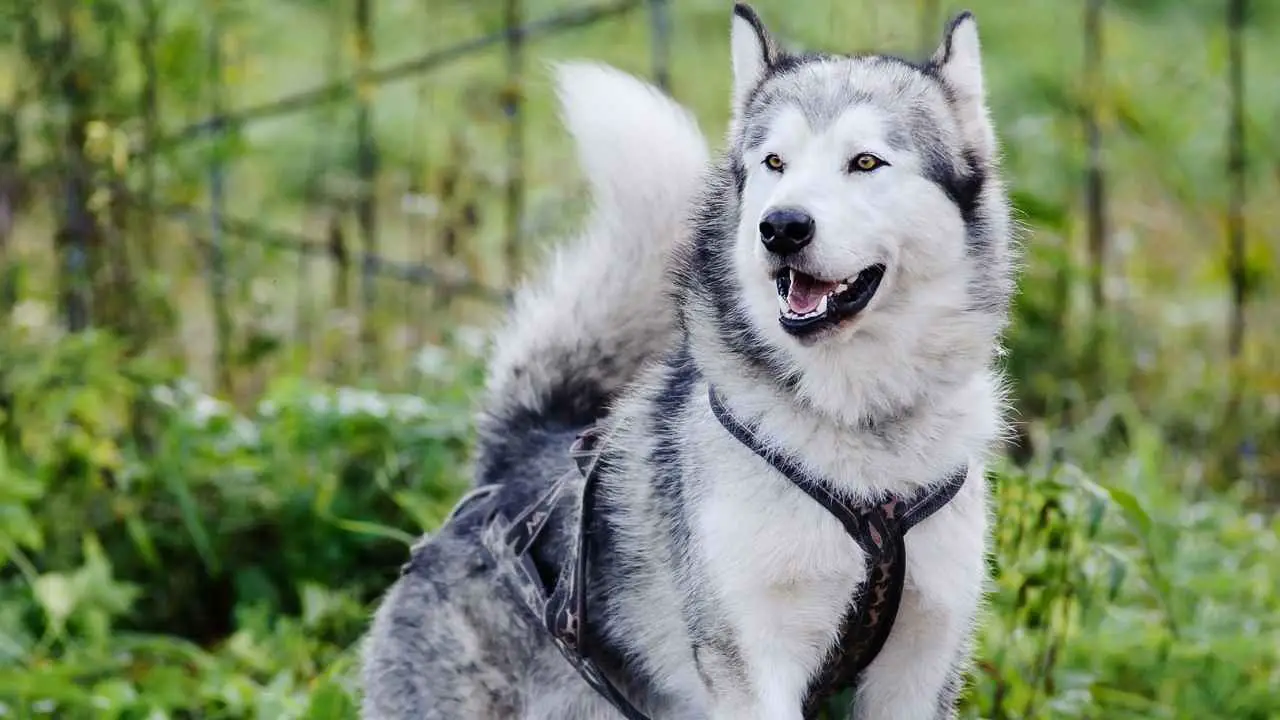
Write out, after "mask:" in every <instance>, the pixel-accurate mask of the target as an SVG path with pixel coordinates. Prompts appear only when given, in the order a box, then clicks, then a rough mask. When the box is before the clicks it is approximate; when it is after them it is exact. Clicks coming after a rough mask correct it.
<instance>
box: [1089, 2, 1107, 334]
mask: <svg viewBox="0 0 1280 720" xmlns="http://www.w3.org/2000/svg"><path fill="white" fill-rule="evenodd" d="M1102 3H1103V0H1086V3H1085V15H1084V82H1085V106H1084V128H1085V136H1086V142H1087V143H1088V153H1089V154H1088V160H1087V165H1086V168H1087V169H1086V171H1085V213H1086V217H1087V222H1088V225H1087V227H1088V238H1089V295H1090V297H1091V298H1092V300H1093V306H1094V308H1095V309H1096V308H1101V307H1102V305H1103V302H1104V294H1105V288H1104V287H1103V279H1104V274H1105V269H1104V268H1105V257H1106V249H1107V248H1106V243H1107V209H1106V200H1107V197H1106V177H1105V174H1104V170H1103V167H1102V131H1101V129H1100V128H1099V127H1098V105H1099V98H1100V97H1101V85H1102Z"/></svg>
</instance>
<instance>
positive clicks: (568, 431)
mask: <svg viewBox="0 0 1280 720" xmlns="http://www.w3.org/2000/svg"><path fill="white" fill-rule="evenodd" d="M732 49H733V58H732V64H733V72H734V92H733V97H732V102H733V109H734V110H733V122H732V125H731V127H730V130H729V134H728V143H727V149H726V150H725V151H724V152H723V153H722V154H721V155H720V156H719V157H718V158H716V159H714V160H710V159H709V156H708V151H707V149H706V146H705V142H704V140H703V137H702V134H701V133H700V131H699V130H698V128H697V126H696V124H695V122H694V121H693V119H692V118H691V116H690V115H689V114H688V113H687V112H686V111H685V110H683V109H682V108H680V107H679V106H678V105H676V104H675V103H673V102H672V101H671V100H669V99H667V98H666V97H665V96H663V95H662V94H661V93H659V92H658V91H657V90H655V89H653V88H651V87H649V86H647V85H645V84H643V83H642V82H640V81H639V80H636V79H634V78H631V77H629V76H627V75H624V74H622V73H620V72H618V71H615V70H611V69H608V68H605V67H602V66H597V65H590V64H571V65H564V66H560V67H559V69H558V70H557V75H558V87H559V92H560V98H561V105H562V108H563V114H564V118H565V121H566V124H567V126H568V128H569V130H570V132H571V133H572V135H573V137H574V138H575V140H576V142H577V146H578V148H579V154H580V162H581V164H582V166H583V169H584V170H585V173H586V176H587V178H588V179H589V181H590V185H591V191H592V193H593V198H594V207H593V210H592V213H591V216H590V218H589V219H588V222H587V225H586V229H585V230H584V232H583V233H582V234H581V235H580V236H579V237H577V238H575V239H573V240H571V241H570V242H567V243H564V244H562V245H561V246H560V248H559V249H558V250H557V251H556V252H555V254H554V256H553V258H552V259H551V261H550V263H549V265H548V267H547V268H546V269H545V270H544V271H543V272H542V273H541V274H539V275H538V276H536V278H535V280H534V281H533V282H532V283H531V284H529V285H527V286H526V287H523V288H522V289H521V290H520V291H519V293H518V294H517V299H516V302H515V305H514V307H513V309H512V311H511V313H510V316H509V319H508V321H507V323H506V324H505V325H504V326H503V327H502V328H501V329H500V330H499V331H498V332H497V334H496V349H495V351H494V355H493V359H492V362H491V365H490V374H489V381H488V386H487V388H486V399H485V403H484V408H483V414H482V417H481V418H480V421H479V430H480V442H479V445H478V455H477V466H476V476H477V480H476V482H477V484H478V485H497V486H499V487H500V493H501V495H500V497H501V498H502V500H501V502H502V503H503V505H504V508H505V509H506V510H507V512H508V513H510V514H514V513H516V512H518V511H519V510H520V509H522V508H523V507H524V506H525V505H526V504H527V503H529V502H531V501H532V500H533V499H534V497H536V496H537V495H538V494H540V493H541V492H542V491H543V490H544V489H545V488H546V487H548V486H549V484H550V483H551V482H552V481H553V479H555V478H557V477H559V476H560V475H561V474H563V473H564V472H565V471H566V470H567V469H569V468H570V467H571V461H570V459H569V457H568V455H567V449H568V446H569V443H570V442H571V441H572V439H573V437H574V435H575V433H576V432H577V431H578V430H580V429H581V428H583V427H584V426H586V425H588V424H591V423H594V422H600V423H602V424H603V427H604V440H603V451H602V455H601V463H600V467H601V473H602V474H601V476H600V488H599V497H598V498H597V501H596V506H597V512H596V513H595V514H594V516H593V518H592V522H591V527H590V532H591V537H592V539H593V543H592V548H593V550H592V552H593V554H592V556H591V561H592V564H591V568H592V571H591V574H590V576H589V578H588V580H589V590H590V592H589V608H590V610H589V614H588V618H587V623H588V627H589V628H590V633H591V640H592V643H591V645H592V647H593V648H596V650H595V653H594V654H595V657H596V658H597V660H598V661H599V662H600V663H601V665H602V666H603V667H604V668H605V669H606V670H607V672H608V673H609V674H610V676H611V677H612V678H613V680H614V682H615V683H616V684H617V685H618V686H619V687H621V688H623V689H624V691H625V692H626V693H627V695H628V697H629V698H630V699H631V700H632V702H633V703H634V704H635V705H636V706H637V707H639V708H640V709H641V710H643V711H644V712H645V713H646V714H648V715H649V716H650V717H652V718H655V720H657V719H667V718H676V719H679V718H689V719H693V718H713V719H715V720H800V718H801V717H802V703H803V701H804V698H805V694H806V691H807V689H808V687H809V684H810V682H811V680H812V679H813V677H814V675H815V673H817V671H818V670H819V669H820V668H821V666H822V664H823V662H824V660H825V659H826V658H827V657H828V655H829V653H831V652H832V650H833V647H832V645H833V643H835V641H836V639H837V636H838V633H839V629H840V622H841V619H842V617H843V616H844V613H845V611H846V609H847V608H848V606H849V603H850V602H851V600H852V599H853V598H854V597H855V594H856V591H857V588H858V587H859V584H860V583H861V582H862V581H863V579H864V578H863V575H864V566H863V557H862V550H861V548H860V547H859V546H858V545H857V544H856V543H855V542H854V541H853V540H852V539H851V538H850V537H849V536H848V535H847V534H846V533H845V532H844V530H843V528H842V527H841V525H840V524H839V523H838V522H837V520H836V519H835V518H834V517H833V516H831V515H830V514H829V513H828V512H827V511H826V510H825V509H824V508H822V507H821V506H820V505H818V504H817V503H815V502H814V501H813V500H811V499H810V498H809V497H808V496H806V495H805V494H804V493H803V492H801V491H800V490H799V489H798V488H796V487H795V486H794V485H792V484H791V483H790V482H789V481H788V480H787V479H786V478H784V477H783V476H782V475H780V474H779V473H778V472H777V471H776V470H774V469H773V468H772V467H771V466H770V465H769V464H768V463H766V462H764V461H763V460H761V459H760V458H759V457H757V456H756V455H755V454H753V453H752V451H751V450H750V449H749V448H747V447H746V446H744V445H743V444H742V443H740V442H739V441H738V440H736V439H735V438H734V437H732V436H731V435H729V434H728V433H727V432H726V431H725V429H724V428H723V427H722V426H721V425H720V424H719V423H718V422H717V421H716V420H715V419H714V418H713V416H712V414H711V411H710V409H709V406H708V401H707V388H708V385H709V384H714V386H715V387H716V388H717V389H718V391H719V392H720V394H721V395H722V397H723V398H724V401H725V403H726V405H727V406H728V407H729V408H730V410H731V411H732V412H733V413H734V415H735V416H737V417H739V418H742V419H743V420H746V421H749V422H751V423H753V424H754V425H755V426H756V427H757V428H758V433H759V436H760V437H759V438H758V440H759V441H760V442H761V443H762V444H764V445H766V446H768V447H770V448H774V449H776V450H778V451H779V452H784V453H786V454H788V455H789V456H790V457H793V458H795V459H797V460H798V461H799V462H801V463H803V465H804V466H805V468H806V469H807V470H808V471H809V472H810V473H812V474H813V475H814V476H815V477H821V478H824V479H825V480H826V482H828V483H829V484H830V490H832V491H833V492H835V493H837V494H839V495H842V496H845V497H854V498H861V499H868V500H870V499H873V498H875V497H878V496H879V495H881V494H883V493H886V492H892V493H900V494H903V495H906V494H910V493H912V492H915V491H917V490H919V489H920V488H925V487H928V486H930V485H932V484H934V483H939V482H941V481H942V480H943V479H944V478H945V477H946V476H947V474H948V473H949V472H951V471H952V470H953V469H954V468H956V467H958V466H967V467H968V468H969V477H968V479H967V481H966V483H965V485H964V487H963V488H962V490H961V491H960V494H959V495H958V496H957V497H956V498H955V499H954V500H952V501H951V502H950V503H949V504H948V505H947V506H945V507H943V508H942V509H941V510H939V511H938V512H937V513H936V514H934V515H933V516H931V517H929V518H928V519H927V520H925V521H924V522H922V523H921V524H920V525H919V526H917V527H916V528H915V529H913V530H912V531H911V533H910V534H909V535H908V536H907V541H906V547H907V555H908V565H907V576H906V586H905V590H904V593H903V599H902V605H901V608H900V611H899V614H898V617H897V622H896V624H895V626H894V628H893V631H892V634H891V635H890V636H889V639H888V642H887V643H886V645H885V646H884V648H883V650H882V651H881V653H880V654H879V656H878V657H877V658H876V660H875V661H874V662H873V663H872V664H871V666H870V667H868V668H867V670H866V671H865V672H864V673H863V675H862V677H861V678H860V681H859V684H858V687H857V689H856V700H855V706H854V715H855V717H857V718H902V719H904V720H907V719H916V718H919V719H921V720H923V719H925V718H946V717H950V716H951V715H952V713H953V705H954V702H955V697H956V695H957V692H958V690H959V688H960V684H961V682H962V678H963V674H964V672H965V670H966V663H967V659H968V649H969V644H970V638H971V636H972V633H973V628H974V624H975V622H976V620H977V618H978V613H979V609H980V605H981V600H982V596H983V590H984V584H985V580H986V569H985V563H986V553H987V543H988V524H989V518H988V513H989V509H988V491H987V487H986V484H985V479H984V471H983V468H984V463H985V462H986V460H987V458H988V456H989V453H990V452H991V451H992V449H993V447H994V446H995V443H996V442H997V441H998V440H999V438H1000V436H1001V433H1002V430H1003V425H1002V420H1001V418H1002V408H1003V400H1002V382H1001V378H1000V375H999V372H998V369H997V365H996V363H997V361H998V356H999V336H1000V333H1001V331H1002V330H1003V328H1004V325H1005V322H1006V315H1007V306H1008V302H1009V298H1010V294H1011V292H1012V288H1013V280H1012V274H1013V271H1012V268H1013V260H1014V256H1013V250H1012V239H1011V235H1012V232H1011V231H1012V228H1011V225H1010V220H1009V210H1008V204H1007V199H1006V197H1005V193H1004V188H1003V186H1002V183H1001V180H1000V177H999V167H998V150H997V145H996V140H995V134H994V132H993V129H992V126H991V121H990V119H989V114H988V111H987V105H986V93H985V89H984V81H983V73H982V64H981V53H980V49H979V40H978V34H977V26H976V23H975V21H974V20H973V18H972V17H971V16H969V15H967V14H965V15H961V16H959V17H958V18H956V19H955V20H954V21H953V22H952V23H951V24H950V25H949V26H948V28H947V31H946V34H945V37H944V40H943V42H942V44H941V46H940V47H939V48H938V50H937V52H936V53H935V54H934V55H933V57H931V58H930V59H929V60H927V61H925V62H922V63H912V62H908V61H905V60H901V59H897V58H892V57H886V56H880V55H857V56H835V55H810V54H794V53H790V52H787V51H784V50H782V49H781V48H780V47H779V46H778V44H777V43H776V42H775V41H774V40H773V39H772V38H771V37H770V35H769V33H768V32H767V31H766V30H765V28H764V26H763V24H762V23H761V21H760V19H759V18H758V17H757V16H756V14H755V13H754V12H753V11H752V10H751V9H750V8H748V7H746V6H744V5H741V4H740V5H738V6H736V7H735V9H734V14H733V19H732ZM864 156H870V159H868V158H867V157H864ZM779 209H785V210H787V212H791V213H793V214H792V215H788V216H787V217H802V218H803V219H804V222H805V223H806V224H807V225H806V229H805V231H804V233H803V237H801V235H795V237H794V238H793V239H795V240H796V242H795V243H792V244H791V245H789V246H787V247H786V248H783V249H781V250H780V249H779V248H780V247H781V246H780V245H778V244H777V243H770V242H762V238H764V239H766V240H767V239H769V238H770V237H771V236H772V233H774V232H775V231H777V232H778V233H780V234H785V233H789V232H792V230H794V229H795V227H799V225H796V226H794V227H793V226H790V225H789V226H787V227H788V228H790V229H787V230H785V232H784V231H783V230H778V229H777V228H775V227H773V226H770V227H768V228H767V227H766V226H765V225H764V224H762V223H767V222H769V219H770V218H776V217H777V215H776V212H777V211H779ZM795 213H800V215H795ZM778 227H781V226H778ZM797 232H798V231H797ZM779 236H780V235H779ZM829 288H830V290H829V292H828V289H829ZM806 293H808V294H806ZM821 293H826V294H822V296H821V299H820V300H815V298H818V296H819V294H821ZM815 303H816V305H815ZM815 308H816V309H815ZM573 514H574V510H573V507H572V506H571V505H568V504H566V506H565V507H563V508H562V509H561V512H559V513H558V515H557V517H554V518H553V519H552V521H551V525H550V529H549V535H548V538H547V540H546V541H545V542H542V543H540V544H539V545H538V546H537V547H536V548H535V555H536V557H537V559H538V561H539V563H540V565H542V566H543V567H547V568H555V567H557V566H558V563H560V562H561V561H562V559H563V554H564V546H565V542H564V540H565V538H566V537H567V535H566V534H567V533H568V532H569V531H570V530H571V529H572V528H573V527H574V522H576V519H575V518H574V517H573ZM478 529H479V528H478V527H477V525H476V522H475V521H474V520H471V519H469V518H467V517H466V516H465V514H464V515H460V516H459V517H458V518H455V519H454V521H452V522H450V523H447V524H446V525H445V527H443V528H442V529H441V530H440V531H439V532H438V533H437V534H435V535H433V536H431V537H430V538H428V539H425V540H424V541H423V542H422V543H420V544H419V546H417V547H416V548H415V549H414V554H413V560H412V562H411V563H410V565H409V568H408V570H407V572H406V574H405V575H404V576H403V577H402V578H401V579H400V580H399V581H398V582H396V584H395V585H394V586H393V587H392V588H391V589H390V591H389V592H388V594H387V596H386V597H385V599H384V600H383V602H382V604H381V607H380V608H379V610H378V612H377V615H376V617H375V620H374V623H373V627H372V629H371V631H370V633H369V637H368V639H367V645H366V648H365V660H364V671H363V689H364V693H365V698H364V706H363V716H364V717H366V718H370V719H371V720H372V719H380V720H408V719H410V718H414V719H420V718H441V719H444V718H448V719H450V720H454V719H466V718H475V719H477V720H478V719H480V718H508V717H510V718H524V719H527V720H534V719H540V718H546V719H548V720H550V719H552V718H555V719H557V720H561V719H567V720H596V719H599V720H604V719H605V718H616V717H618V714H617V712H616V711H615V710H614V709H613V708H612V707H611V706H610V705H608V704H607V703H606V702H605V701H604V700H603V699H602V698H600V697H598V696H597V695H596V694H595V692H594V691H593V690H592V689H591V688H590V687H589V686H588V685H587V684H586V683H585V682H583V680H582V679H581V678H580V677H579V676H578V675H577V673H576V672H575V670H574V669H573V668H572V667H571V666H570V665H569V664H568V663H566V662H565V661H564V659H563V658H562V657H561V656H560V654H559V653H558V651H557V650H556V649H555V648H554V647H553V646H552V644H551V643H550V641H549V639H548V638H547V636H546V633H545V631H544V630H542V629H541V628H540V627H538V626H536V625H534V624H531V623H529V622H527V621H526V620H525V618H524V616H523V615H522V614H521V613H520V612H519V611H518V610H517V608H516V606H515V601H514V598H512V597H511V596H510V595H509V594H508V593H507V591H506V590H505V589H504V588H503V587H502V586H501V584H500V583H498V582H496V580H495V577H494V568H493V567H492V565H491V564H490V563H489V562H488V560H487V558H486V556H485V554H484V553H483V552H482V551H481V549H480V547H479V545H478V543H477V540H476V535H477V532H478Z"/></svg>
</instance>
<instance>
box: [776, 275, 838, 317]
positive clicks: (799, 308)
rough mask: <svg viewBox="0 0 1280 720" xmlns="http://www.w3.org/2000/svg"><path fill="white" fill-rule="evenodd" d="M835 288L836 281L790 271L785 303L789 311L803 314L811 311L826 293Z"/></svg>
mask: <svg viewBox="0 0 1280 720" xmlns="http://www.w3.org/2000/svg"><path fill="white" fill-rule="evenodd" d="M835 289H836V283H833V282H823V281H821V280H818V279H817V278H813V277H810V276H808V275H802V274H800V273H792V275H791V289H790V290H789V291H788V292H787V305H788V306H789V307H790V308H791V312H793V313H795V314H797V315H804V314H807V313H811V312H813V311H814V310H815V309H816V308H817V307H818V303H820V302H822V298H823V296H824V295H826V294H827V293H829V292H831V291H832V290H835Z"/></svg>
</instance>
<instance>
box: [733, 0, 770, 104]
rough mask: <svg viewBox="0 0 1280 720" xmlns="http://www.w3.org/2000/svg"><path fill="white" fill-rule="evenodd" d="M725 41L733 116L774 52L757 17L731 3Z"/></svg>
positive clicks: (737, 4) (748, 8)
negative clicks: (730, 24)
mask: <svg viewBox="0 0 1280 720" xmlns="http://www.w3.org/2000/svg"><path fill="white" fill-rule="evenodd" d="M729 42H730V46H731V47H732V51H733V112H734V114H735V115H736V114H737V113H738V112H740V111H741V110H742V104H743V103H744V102H746V100H747V95H748V94H749V93H750V92H751V91H752V90H753V89H754V88H755V86H756V85H758V84H759V83H760V81H761V80H763V79H764V76H765V72H766V71H767V70H768V69H769V66H771V65H773V63H774V61H775V60H777V56H778V50H777V46H776V45H775V44H774V42H773V38H772V37H771V36H770V35H769V31H768V30H767V29H766V28H765V26H764V23H763V22H762V21H761V20H760V16H759V15H757V14H756V11H755V10H753V9H752V8H751V6H750V5H748V4H746V3H744V2H735V3H734V4H733V29H732V30H731V31H730V34H729Z"/></svg>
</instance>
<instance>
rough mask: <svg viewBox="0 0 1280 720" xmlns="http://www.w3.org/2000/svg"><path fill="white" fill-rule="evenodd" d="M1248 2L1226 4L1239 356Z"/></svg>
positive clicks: (1230, 250) (1230, 245)
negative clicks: (1245, 47) (1245, 38)
mask: <svg viewBox="0 0 1280 720" xmlns="http://www.w3.org/2000/svg"><path fill="white" fill-rule="evenodd" d="M1245 10H1246V8H1245V0H1227V55H1228V60H1227V75H1228V85H1229V88H1230V93H1231V116H1230V120H1229V125H1228V128H1227V136H1228V137H1227V179H1228V182H1229V183H1230V191H1229V192H1230V197H1229V199H1228V201H1227V267H1228V273H1229V275H1230V277H1231V320H1230V330H1229V335H1228V348H1229V350H1230V353H1231V357H1232V358H1235V357H1238V356H1239V355H1240V349H1241V347H1242V346H1243V344H1244V325H1245V303H1246V302H1247V300H1248V297H1247V295H1248V289H1249V288H1248V269H1247V267H1246V266H1245V214H1244V209H1245V127H1244V92H1245V91H1244V37H1243V36H1244V19H1245Z"/></svg>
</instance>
